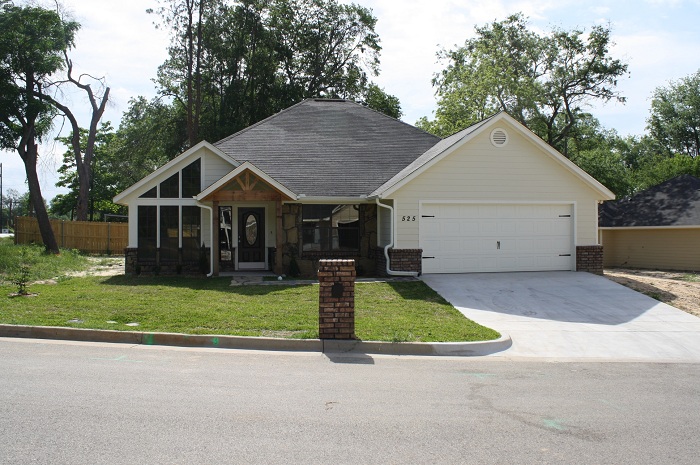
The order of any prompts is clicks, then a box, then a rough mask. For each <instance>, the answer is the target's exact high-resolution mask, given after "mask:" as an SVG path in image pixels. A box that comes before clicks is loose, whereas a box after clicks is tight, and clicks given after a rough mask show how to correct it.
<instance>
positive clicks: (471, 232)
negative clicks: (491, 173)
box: [419, 203, 575, 273]
mask: <svg viewBox="0 0 700 465" xmlns="http://www.w3.org/2000/svg"><path fill="white" fill-rule="evenodd" d="M419 234H420V247H421V248H422V249H423V272H424V273H464V272H499V271H547V270H572V269H574V266H575V262H574V256H573V252H572V251H573V249H574V240H573V212H572V205H560V204H557V205H541V204H532V205H531V204H439V203H424V204H423V205H422V209H421V218H420V226H419Z"/></svg>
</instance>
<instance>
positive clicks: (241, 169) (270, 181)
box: [194, 161, 297, 201]
mask: <svg viewBox="0 0 700 465" xmlns="http://www.w3.org/2000/svg"><path fill="white" fill-rule="evenodd" d="M245 170H250V171H251V172H253V174H255V175H256V176H258V177H259V178H261V179H262V180H263V181H265V182H266V183H268V184H269V185H271V186H272V187H274V188H275V189H277V190H278V191H280V192H282V193H283V194H284V195H286V196H287V197H289V198H291V199H296V198H297V194H295V193H294V192H292V191H290V190H289V189H287V188H286V187H285V186H283V185H282V184H280V183H279V182H277V181H276V180H274V179H273V178H271V177H270V176H269V175H268V174H267V173H265V172H264V171H262V170H261V169H259V168H258V167H256V166H255V165H254V164H252V163H251V162H249V161H246V162H244V163H242V164H241V165H238V166H237V167H236V168H234V169H233V170H231V171H229V172H228V174H226V175H225V176H224V177H222V178H221V179H219V180H218V181H216V182H215V183H214V184H212V185H211V186H209V187H207V188H206V189H204V190H203V191H202V192H200V193H199V194H198V195H196V196H195V197H194V198H195V199H196V200H198V201H201V200H203V199H204V198H205V197H206V196H208V195H209V194H211V193H213V192H215V191H216V190H218V189H220V188H222V187H223V186H225V185H226V184H228V183H229V182H230V181H231V180H232V179H233V178H235V177H236V176H238V175H239V174H241V173H242V172H244V171H245Z"/></svg>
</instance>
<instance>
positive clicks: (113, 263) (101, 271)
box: [66, 257, 124, 277]
mask: <svg viewBox="0 0 700 465" xmlns="http://www.w3.org/2000/svg"><path fill="white" fill-rule="evenodd" d="M88 260H89V261H90V266H89V267H88V269H87V270H85V271H74V272H71V273H66V276H75V277H84V276H117V275H120V274H124V257H88Z"/></svg>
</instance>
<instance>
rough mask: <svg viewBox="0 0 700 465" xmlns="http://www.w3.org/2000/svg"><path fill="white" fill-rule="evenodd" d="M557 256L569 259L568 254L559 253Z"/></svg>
mask: <svg viewBox="0 0 700 465" xmlns="http://www.w3.org/2000/svg"><path fill="white" fill-rule="evenodd" d="M559 256H560V257H570V256H571V254H570V253H560V254H559Z"/></svg>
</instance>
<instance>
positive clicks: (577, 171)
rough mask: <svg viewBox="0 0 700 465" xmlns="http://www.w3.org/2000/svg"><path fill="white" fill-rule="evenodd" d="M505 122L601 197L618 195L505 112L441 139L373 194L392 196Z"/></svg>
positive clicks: (607, 197)
mask: <svg viewBox="0 0 700 465" xmlns="http://www.w3.org/2000/svg"><path fill="white" fill-rule="evenodd" d="M503 121H506V122H508V123H509V124H510V126H511V127H512V128H514V129H515V130H516V131H518V132H519V133H520V134H522V135H523V136H524V137H526V138H527V139H529V140H530V141H532V142H533V143H534V144H535V145H537V146H538V147H540V148H541V149H542V150H543V151H544V152H545V153H546V154H547V155H549V157H550V158H552V159H553V160H554V161H555V162H557V163H559V164H560V165H562V166H563V167H564V168H565V169H567V170H569V171H570V172H571V173H572V174H574V175H575V176H576V177H578V178H579V179H581V181H583V182H584V183H585V184H587V185H588V186H589V187H590V188H592V189H593V190H594V191H596V192H598V194H599V195H600V196H601V199H605V200H607V199H614V198H615V194H613V193H612V192H611V191H610V190H609V189H608V188H607V187H605V186H603V185H602V184H601V183H600V182H598V181H597V180H596V179H595V178H593V177H592V176H591V175H589V174H588V173H586V172H585V171H583V170H582V169H581V168H579V167H578V166H577V165H576V164H575V163H574V162H572V161H571V160H569V159H568V158H566V157H565V156H564V155H562V154H561V153H559V152H557V151H556V150H555V149H554V148H553V147H552V146H550V145H549V144H547V143H546V142H545V141H543V140H542V139H540V138H539V137H538V136H537V135H536V134H535V133H534V132H532V131H530V130H529V129H528V128H526V127H525V126H523V125H522V124H521V123H520V122H518V121H517V120H516V119H515V118H513V117H512V116H510V115H509V114H508V113H506V112H504V111H501V112H498V113H496V114H495V115H492V116H490V117H488V118H486V119H484V120H482V121H479V122H478V123H475V124H473V125H471V126H469V127H468V128H466V129H463V130H461V131H459V132H458V133H455V134H453V135H451V136H449V137H447V138H445V139H443V140H441V141H440V142H439V143H437V144H436V145H435V146H433V147H432V148H431V149H430V150H428V151H426V152H425V153H423V154H422V155H421V156H420V157H419V158H417V159H416V160H415V161H414V162H413V163H411V164H410V165H408V166H406V168H404V169H403V170H401V171H400V172H399V173H398V174H396V175H395V176H393V177H392V178H391V179H389V180H388V181H387V182H385V183H384V184H383V185H382V186H380V187H379V188H378V189H376V190H375V191H374V192H373V193H372V194H371V196H380V197H385V196H387V195H390V194H391V193H393V192H394V191H396V190H397V189H399V188H400V187H402V186H403V185H404V184H406V183H407V182H409V181H410V180H412V179H414V178H415V177H416V176H418V175H420V174H421V173H422V172H424V171H425V170H426V169H428V168H429V167H431V166H433V165H434V164H435V163H437V162H439V161H440V160H442V159H443V158H445V157H446V156H448V155H449V154H451V153H452V152H454V151H455V150H456V149H457V148H458V147H461V146H462V145H464V144H466V143H467V142H469V141H470V140H472V139H473V138H475V137H477V136H478V135H479V134H481V133H483V132H484V131H486V130H488V129H489V128H491V127H493V126H494V125H495V124H497V123H499V122H503Z"/></svg>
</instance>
